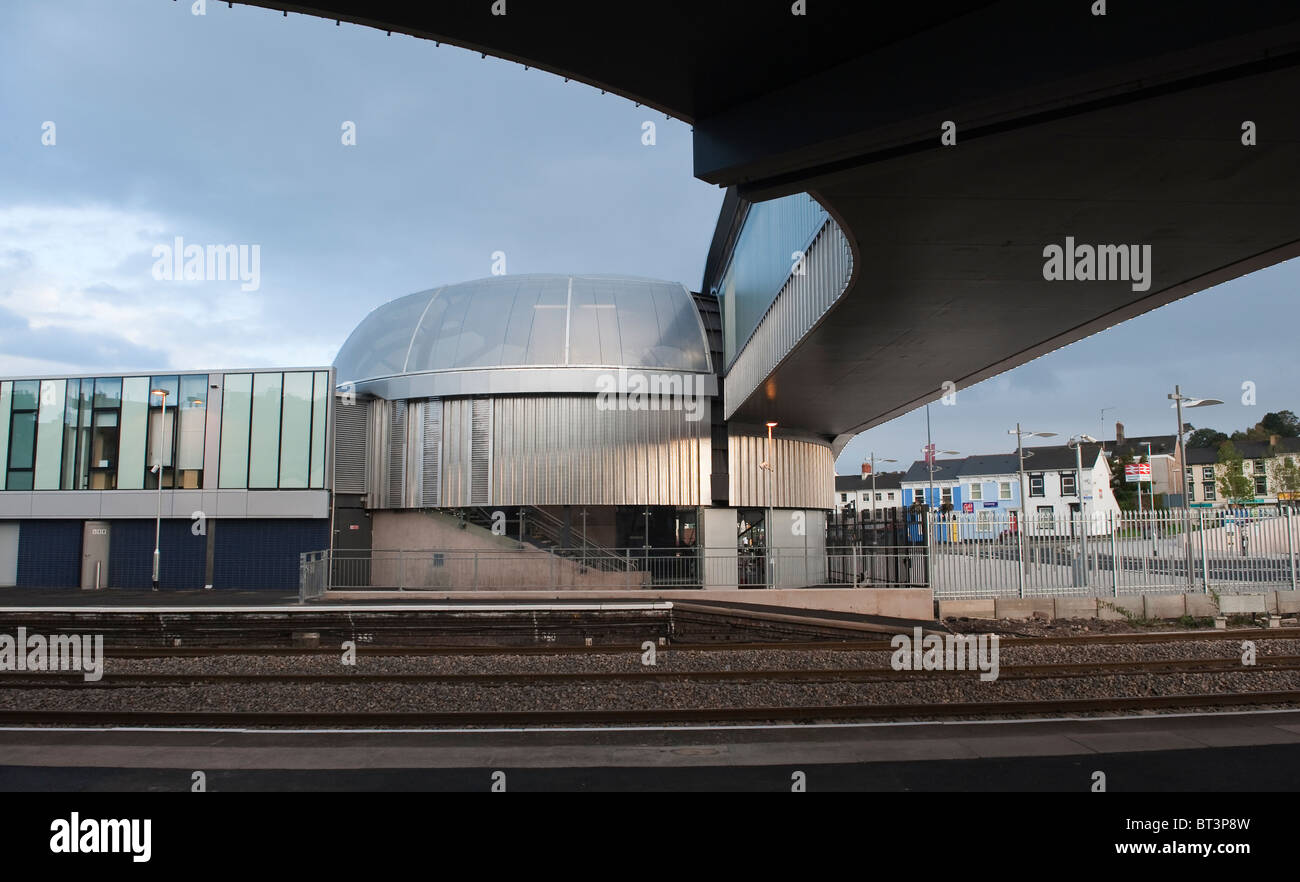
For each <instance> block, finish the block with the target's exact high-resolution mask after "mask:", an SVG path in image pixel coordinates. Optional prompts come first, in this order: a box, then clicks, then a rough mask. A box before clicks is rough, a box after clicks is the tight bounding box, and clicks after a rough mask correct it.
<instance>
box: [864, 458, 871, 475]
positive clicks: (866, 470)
mask: <svg viewBox="0 0 1300 882" xmlns="http://www.w3.org/2000/svg"><path fill="white" fill-rule="evenodd" d="M862 477H864V478H870V477H871V463H869V462H864V463H863V464H862Z"/></svg>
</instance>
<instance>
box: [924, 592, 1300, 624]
mask: <svg viewBox="0 0 1300 882" xmlns="http://www.w3.org/2000/svg"><path fill="white" fill-rule="evenodd" d="M1219 602H1220V603H1221V604H1222V606H1221V607H1220V606H1218V605H1216V603H1215V598H1214V596H1213V595H1209V594H1200V593H1197V594H1142V595H1137V594H1131V595H1121V596H1120V597H998V598H961V599H957V600H937V601H935V608H936V613H937V616H938V618H939V619H940V620H942V619H949V618H970V619H1030V618H1040V619H1041V618H1048V619H1090V618H1097V619H1101V620H1103V621H1122V620H1125V619H1133V618H1147V619H1177V618H1181V617H1183V616H1193V617H1196V618H1211V617H1214V616H1217V615H1250V614H1258V613H1267V614H1271V615H1294V614H1296V613H1300V591H1270V592H1268V593H1266V594H1225V595H1222V596H1221V597H1220V601H1219Z"/></svg>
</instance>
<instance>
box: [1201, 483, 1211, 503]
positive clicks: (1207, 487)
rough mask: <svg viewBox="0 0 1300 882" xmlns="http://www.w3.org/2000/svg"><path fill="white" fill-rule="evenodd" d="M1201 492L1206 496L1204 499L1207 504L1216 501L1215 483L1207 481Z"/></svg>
mask: <svg viewBox="0 0 1300 882" xmlns="http://www.w3.org/2000/svg"><path fill="white" fill-rule="evenodd" d="M1201 491H1202V492H1203V493H1204V494H1205V496H1204V497H1203V498H1204V500H1205V501H1206V502H1213V501H1214V482H1213V481H1206V482H1205V483H1203V484H1202V485H1201Z"/></svg>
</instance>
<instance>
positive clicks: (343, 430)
mask: <svg viewBox="0 0 1300 882" xmlns="http://www.w3.org/2000/svg"><path fill="white" fill-rule="evenodd" d="M369 414H370V408H369V407H368V406H367V405H366V403H365V402H358V401H352V403H350V404H349V403H346V402H345V401H344V399H341V398H336V399H335V407H334V489H335V490H337V491H338V492H339V493H365V492H366V439H367V436H368V432H367V417H368V416H369Z"/></svg>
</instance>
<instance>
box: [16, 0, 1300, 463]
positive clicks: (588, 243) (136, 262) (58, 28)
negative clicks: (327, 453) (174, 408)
mask: <svg viewBox="0 0 1300 882" xmlns="http://www.w3.org/2000/svg"><path fill="white" fill-rule="evenodd" d="M647 121H650V122H653V123H654V124H655V143H654V144H653V145H651V146H647V145H645V144H643V143H642V140H643V139H642V134H643V124H644V123H645V122H647ZM48 123H53V126H52V127H50V126H48V125H47V124H48ZM345 123H352V124H354V126H355V145H353V146H345V145H344V144H343V136H344V126H345ZM51 135H52V136H53V138H52V140H53V142H54V143H52V144H45V143H42V142H43V140H50V139H51V138H50V136H51ZM691 169H692V164H691V132H690V128H689V126H687V125H685V124H683V123H680V122H677V121H674V120H668V119H666V118H665V117H664V116H663V115H662V114H655V113H653V112H651V111H648V110H647V109H646V108H636V107H635V106H634V105H633V103H632V102H630V101H627V100H625V99H623V98H620V97H617V96H614V95H601V94H600V92H599V90H597V89H593V88H591V87H589V86H585V85H582V84H580V83H575V82H570V83H565V82H564V81H563V80H562V78H560V77H556V76H554V75H552V74H548V73H545V72H542V71H538V70H535V69H534V70H529V71H525V70H524V69H523V67H522V66H521V65H518V64H514V63H512V62H505V61H500V60H497V59H493V58H491V57H489V58H487V59H482V58H480V57H479V55H478V54H477V53H473V52H468V51H465V50H462V49H458V48H455V47H452V46H447V45H443V46H441V47H435V46H434V44H433V43H431V42H428V41H425V40H417V39H415V38H412V37H407V36H402V35H398V34H394V35H393V36H391V37H390V36H386V35H385V34H384V33H383V32H382V31H376V30H371V29H369V28H363V27H359V26H355V25H349V24H347V23H344V24H342V25H341V26H338V27H336V26H335V25H334V23H333V22H332V21H326V20H321V19H316V18H312V17H308V16H301V15H292V14H291V15H289V16H288V17H287V18H285V17H282V16H281V15H280V14H279V13H276V12H272V11H269V10H263V9H256V8H250V7H247V6H239V5H237V6H235V7H234V8H233V9H231V8H228V7H227V6H226V5H225V4H224V3H217V2H212V3H208V4H207V14H206V15H203V16H196V15H193V14H192V10H191V5H190V4H189V3H188V2H182V3H175V2H169V0H113V2H109V3H106V2H103V0H61V2H59V3H48V2H44V0H5V2H4V3H3V4H2V5H0V375H2V376H18V375H27V376H35V375H41V374H60V373H81V372H87V373H94V372H102V373H122V372H127V371H135V370H149V371H153V372H159V371H161V370H163V369H168V368H170V369H174V370H184V369H202V368H226V369H233V368H248V367H276V366H280V367H290V366H292V367H298V366H302V367H305V366H316V365H326V364H329V363H330V362H332V361H333V359H334V356H335V354H336V353H337V351H338V349H339V347H340V346H341V345H342V343H343V341H344V340H345V339H346V337H347V335H348V333H350V331H351V330H352V329H353V328H354V327H355V326H356V325H357V324H358V322H360V321H361V319H362V318H364V316H365V315H366V314H367V313H368V312H369V311H370V310H371V309H373V308H374V307H376V306H378V305H380V304H382V303H386V302H388V301H389V300H393V299H395V298H397V297H401V296H403V295H405V294H409V293H412V292H415V291H420V290H425V289H428V288H431V287H434V286H436V285H439V284H444V283H450V282H460V281H467V280H470V279H476V278H481V277H484V276H488V275H490V274H492V269H493V265H492V264H493V259H494V258H493V255H494V253H495V252H504V255H505V261H506V271H507V272H508V273H512V274H514V273H529V272H557V273H615V274H622V275H633V276H646V277H650V278H658V279H667V280H672V281H680V282H682V283H684V284H685V285H687V287H689V288H691V289H692V290H697V289H698V288H699V285H700V279H701V275H702V273H703V269H704V260H705V257H706V252H707V249H708V246H709V242H710V239H711V237H712V233H713V227H714V224H715V222H716V220H717V214H718V209H719V207H720V206H721V203H722V195H723V192H722V190H720V189H719V188H717V187H714V186H712V185H709V184H705V183H703V182H701V181H698V180H696V179H695V178H694V177H693V176H692V173H691ZM176 237H181V238H182V239H183V241H184V242H185V243H187V244H201V245H211V244H221V245H240V244H243V245H249V246H251V245H257V246H258V248H259V254H260V272H259V274H258V275H259V278H258V281H259V284H258V286H257V288H256V289H255V290H242V289H243V288H248V287H249V286H248V285H241V282H240V281H239V280H233V281H184V280H167V279H161V280H160V279H157V278H155V274H156V273H155V264H156V263H157V260H156V257H155V251H154V249H155V247H156V246H158V245H162V244H167V245H171V244H172V243H174V241H175V239H176ZM1298 288H1300V261H1291V262H1289V263H1286V264H1281V265H1278V266H1275V267H1272V268H1269V269H1266V270H1262V271H1260V272H1257V273H1253V274H1251V275H1249V276H1245V277H1243V278H1241V279H1237V280H1235V281H1232V282H1228V283H1226V284H1224V285H1221V286H1219V287H1217V288H1214V289H1211V290H1208V291H1205V292H1202V293H1200V294H1196V295H1193V296H1192V297H1189V298H1186V299H1184V300H1182V301H1179V302H1177V303H1175V304H1171V305H1169V306H1165V307H1162V308H1160V309H1158V310H1155V311H1153V312H1151V313H1148V314H1147V315H1145V316H1141V317H1139V318H1136V319H1132V320H1130V321H1128V322H1126V323H1124V324H1122V325H1119V326H1117V327H1115V328H1111V329H1109V330H1107V331H1104V332H1101V333H1099V334H1097V335H1094V336H1092V337H1090V338H1088V339H1086V340H1083V341H1080V342H1078V343H1075V344H1073V345H1071V346H1069V347H1066V348H1064V349H1062V350H1058V351H1057V352H1055V353H1052V354H1050V355H1047V356H1044V357H1042V358H1039V359H1037V360H1036V361H1034V362H1031V363H1029V364H1027V365H1024V366H1022V367H1020V368H1017V369H1015V370H1012V371H1009V372H1007V373H1005V374H1002V375H1000V376H998V377H994V378H992V379H989V380H986V381H985V382H983V383H981V384H979V385H977V386H974V387H971V388H969V389H963V390H960V391H959V392H958V393H957V396H956V400H955V401H954V402H953V403H952V404H951V405H943V404H940V403H936V404H933V405H931V407H930V418H931V421H932V425H933V435H934V441H935V443H936V444H937V445H938V446H939V449H941V450H943V449H951V450H956V451H959V452H960V453H962V454H975V453H996V452H1005V451H1007V450H1010V449H1012V446H1013V444H1014V439H1012V438H1010V437H1009V436H1008V435H1007V429H1009V428H1012V427H1014V426H1015V424H1016V422H1017V421H1019V422H1020V423H1021V424H1022V426H1023V427H1024V428H1025V429H1026V430H1038V431H1054V432H1057V433H1059V434H1060V437H1058V438H1054V439H1051V441H1052V442H1053V443H1055V442H1059V441H1061V440H1063V439H1064V438H1065V437H1068V436H1069V435H1071V434H1076V433H1080V432H1082V433H1088V434H1091V435H1093V436H1095V437H1098V438H1111V437H1113V433H1114V424H1115V422H1116V421H1120V422H1123V423H1124V424H1125V427H1126V432H1127V433H1128V434H1129V435H1137V434H1157V433H1159V434H1167V433H1170V432H1172V431H1173V429H1174V424H1175V418H1174V415H1173V412H1172V411H1171V410H1170V409H1169V402H1168V401H1167V400H1166V398H1165V396H1166V394H1167V393H1169V392H1172V391H1173V387H1174V384H1175V383H1178V384H1181V385H1182V389H1183V391H1184V393H1186V394H1191V395H1197V396H1201V397H1214V398H1220V399H1222V400H1223V401H1224V402H1225V403H1224V404H1223V405H1219V406H1216V407H1211V408H1203V409H1197V410H1193V411H1190V412H1188V413H1187V414H1186V415H1185V419H1186V421H1188V422H1191V423H1193V425H1196V426H1198V427H1200V426H1210V427H1213V428H1217V429H1221V430H1224V431H1231V430H1233V429H1238V428H1245V427H1247V426H1250V425H1253V424H1254V423H1256V422H1257V421H1258V420H1259V419H1260V418H1262V416H1263V415H1264V414H1265V413H1267V412H1268V411H1275V410H1283V409H1290V410H1296V411H1300V391H1297V386H1296V382H1295V374H1296V369H1295V364H1296V362H1295V356H1294V352H1295V340H1296V330H1297V328H1300V303H1298V302H1297V298H1296V296H1295V292H1296V291H1297V289H1298ZM865 333H869V329H864V334H865ZM886 381H887V380H886ZM1243 384H1253V387H1245V388H1243ZM1251 388H1253V397H1252V396H1251V395H1249V394H1247V393H1248V392H1249V391H1250V389H1251ZM1103 408H1104V409H1105V412H1104V416H1103V413H1102V411H1103ZM925 419H926V418H925V410H924V409H920V410H918V411H914V412H912V413H910V414H907V415H905V416H902V417H900V418H898V419H896V420H893V421H891V422H890V423H887V424H885V425H883V426H879V427H877V428H875V429H872V430H870V431H869V432H866V433H863V434H862V435H860V436H858V437H857V438H855V439H854V440H853V441H851V442H850V443H849V445H848V446H847V447H846V448H845V450H844V451H843V453H842V454H841V456H840V458H839V460H838V462H837V471H839V472H840V473H842V474H849V473H856V472H857V471H858V468H859V464H860V463H861V462H862V461H863V460H865V459H867V458H868V457H869V456H870V454H871V452H872V451H874V452H875V453H876V456H877V458H878V459H877V467H878V468H879V469H882V470H884V469H889V468H897V467H900V466H905V465H906V464H908V463H910V462H911V461H912V460H914V459H916V458H918V457H919V456H920V453H921V447H922V445H924V444H925V443H926V427H925ZM885 458H893V459H898V460H899V461H900V466H891V465H890V464H888V463H881V462H880V460H882V459H885Z"/></svg>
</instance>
